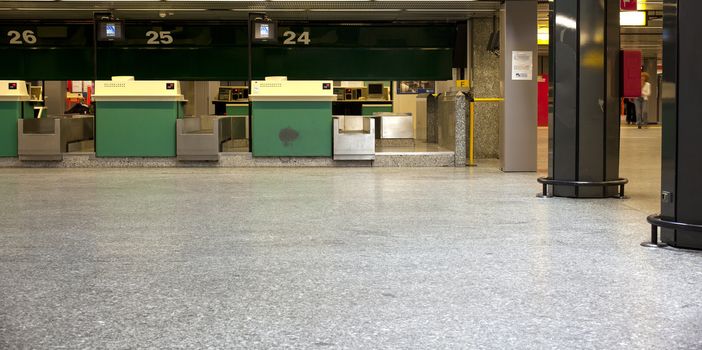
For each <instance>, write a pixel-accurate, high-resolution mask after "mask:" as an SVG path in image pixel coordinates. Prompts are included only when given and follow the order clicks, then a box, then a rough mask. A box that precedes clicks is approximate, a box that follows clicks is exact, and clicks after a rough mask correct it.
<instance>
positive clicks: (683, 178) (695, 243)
mask: <svg viewBox="0 0 702 350" xmlns="http://www.w3.org/2000/svg"><path fill="white" fill-rule="evenodd" d="M700 13H702V1H699V0H665V2H664V20H663V33H664V34H663V79H664V80H663V118H662V119H663V150H662V154H663V163H662V178H661V180H662V186H661V187H662V192H663V193H662V194H663V195H662V196H661V217H662V219H664V220H668V221H677V222H682V223H687V224H695V225H701V224H702V186H700V179H702V161H700V151H701V150H702V137H700V135H702V117H701V116H700V108H699V106H700V103H699V83H700V81H702V68H700V62H702V48H701V47H700V42H699V36H700V33H702V21H700V19H699V16H698V15H699V14H700ZM661 240H662V241H663V242H664V243H667V244H670V245H672V246H676V247H681V248H694V249H702V233H701V232H693V231H685V230H669V229H663V230H662V232H661Z"/></svg>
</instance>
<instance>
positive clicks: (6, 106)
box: [0, 101, 22, 157]
mask: <svg viewBox="0 0 702 350" xmlns="http://www.w3.org/2000/svg"><path fill="white" fill-rule="evenodd" d="M21 103H22V102H17V101H2V102H0V157H17V119H19V118H20V117H21V115H22V110H21V109H22V107H21V106H22V105H21Z"/></svg>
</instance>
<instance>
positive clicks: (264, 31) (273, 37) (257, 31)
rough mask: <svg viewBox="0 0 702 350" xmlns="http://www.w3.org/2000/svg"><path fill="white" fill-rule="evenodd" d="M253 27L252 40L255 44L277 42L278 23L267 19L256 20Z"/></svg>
mask: <svg viewBox="0 0 702 350" xmlns="http://www.w3.org/2000/svg"><path fill="white" fill-rule="evenodd" d="M253 26H254V28H253V29H254V32H253V38H251V40H252V41H253V42H262V43H267V42H276V41H277V38H278V37H277V29H278V25H277V22H275V21H271V20H266V19H256V20H254V23H253Z"/></svg>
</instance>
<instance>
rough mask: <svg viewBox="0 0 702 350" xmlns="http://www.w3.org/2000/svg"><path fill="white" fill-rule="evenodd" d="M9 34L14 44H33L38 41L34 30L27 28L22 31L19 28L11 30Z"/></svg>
mask: <svg viewBox="0 0 702 350" xmlns="http://www.w3.org/2000/svg"><path fill="white" fill-rule="evenodd" d="M7 36H8V37H10V44H12V45H23V44H29V45H32V44H36V43H37V36H36V34H34V31H33V30H25V31H23V32H21V33H20V31H19V30H10V31H8V32H7Z"/></svg>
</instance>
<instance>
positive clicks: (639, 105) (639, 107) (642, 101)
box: [635, 72, 651, 129]
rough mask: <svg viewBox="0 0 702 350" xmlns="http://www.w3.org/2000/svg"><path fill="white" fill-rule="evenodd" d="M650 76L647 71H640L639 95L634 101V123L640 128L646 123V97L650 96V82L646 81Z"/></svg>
mask: <svg viewBox="0 0 702 350" xmlns="http://www.w3.org/2000/svg"><path fill="white" fill-rule="evenodd" d="M649 79H650V77H649V76H648V73H646V72H643V73H641V97H639V98H637V99H636V101H635V103H636V125H637V126H638V127H639V129H641V127H643V126H647V125H648V97H649V96H651V83H649V82H648V80H649Z"/></svg>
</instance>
